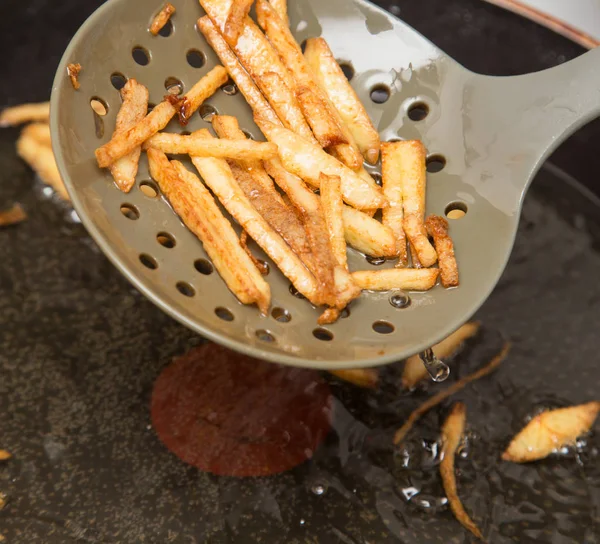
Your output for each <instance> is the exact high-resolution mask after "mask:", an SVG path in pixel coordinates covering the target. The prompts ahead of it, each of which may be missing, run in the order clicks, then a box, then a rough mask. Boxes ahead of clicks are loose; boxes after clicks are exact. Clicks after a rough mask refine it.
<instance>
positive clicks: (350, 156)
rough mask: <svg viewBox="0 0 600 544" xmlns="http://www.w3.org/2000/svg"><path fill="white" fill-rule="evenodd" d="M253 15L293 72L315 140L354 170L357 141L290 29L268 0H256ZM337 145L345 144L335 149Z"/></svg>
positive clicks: (297, 94)
mask: <svg viewBox="0 0 600 544" xmlns="http://www.w3.org/2000/svg"><path fill="white" fill-rule="evenodd" d="M256 15H257V19H258V22H259V24H260V26H261V27H262V28H263V30H264V31H265V34H266V35H267V37H268V38H269V41H270V42H271V44H272V45H273V47H274V48H275V50H276V51H277V52H278V53H279V56H280V57H281V59H282V60H283V62H284V64H285V65H286V66H287V68H288V69H289V71H290V73H291V74H292V75H293V78H294V81H295V85H296V87H295V92H296V97H297V98H298V101H299V102H300V107H301V108H302V111H303V113H304V116H305V117H306V119H307V121H308V124H309V125H310V126H311V128H312V130H313V133H314V135H315V137H316V139H317V141H318V142H319V144H320V145H321V147H323V148H324V149H330V148H332V150H333V151H337V153H338V155H339V158H340V159H341V160H343V161H344V163H345V164H346V165H347V166H348V167H350V168H351V169H354V170H357V169H358V168H359V167H360V166H361V164H362V157H360V152H359V151H358V148H356V153H353V151H354V150H353V147H352V144H354V146H355V145H356V144H355V143H354V142H353V141H351V140H350V139H349V133H348V134H346V133H345V131H344V129H343V127H342V125H343V122H342V119H341V118H340V116H339V114H338V113H337V111H336V109H335V107H334V106H333V104H331V102H330V101H329V98H328V97H327V95H326V94H325V92H324V91H323V90H322V89H321V88H320V86H319V84H318V82H317V80H316V78H315V76H314V74H313V72H312V70H311V68H310V66H309V65H308V63H307V62H306V59H305V58H304V55H303V54H302V50H301V49H300V46H299V45H298V43H296V40H295V39H294V37H293V36H292V33H291V31H290V29H289V28H288V26H287V25H286V23H285V22H284V21H283V20H282V19H281V18H280V17H279V16H278V15H277V12H276V11H275V10H274V8H273V6H271V4H269V3H268V2H267V0H257V2H256ZM337 146H344V147H340V148H339V149H338V147H337ZM356 155H358V156H356Z"/></svg>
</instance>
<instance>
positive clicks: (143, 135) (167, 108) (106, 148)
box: [96, 101, 175, 168]
mask: <svg viewBox="0 0 600 544" xmlns="http://www.w3.org/2000/svg"><path fill="white" fill-rule="evenodd" d="M174 115H175V107H174V106H173V105H172V104H170V103H169V102H167V101H163V102H161V103H160V104H159V105H158V106H156V107H155V108H154V109H153V110H152V111H151V112H150V113H149V114H148V115H147V116H146V117H144V118H143V119H142V120H141V121H140V122H139V123H136V124H135V125H134V126H133V127H131V128H130V129H128V130H126V131H124V132H119V133H118V134H114V135H113V137H112V139H111V140H110V142H108V143H106V144H104V145H103V146H102V147H99V148H98V149H96V160H97V161H98V166H99V167H100V168H107V167H108V166H110V165H111V164H113V163H114V162H115V161H116V160H118V159H120V158H121V157H124V156H125V155H128V154H129V153H131V152H132V151H133V150H134V149H135V148H136V147H139V146H140V145H142V144H143V143H144V142H145V141H146V140H147V139H148V138H150V137H151V136H153V135H154V134H156V133H157V132H158V131H159V130H162V129H163V128H165V127H166V126H167V124H168V123H169V121H170V120H171V119H172V117H173V116H174Z"/></svg>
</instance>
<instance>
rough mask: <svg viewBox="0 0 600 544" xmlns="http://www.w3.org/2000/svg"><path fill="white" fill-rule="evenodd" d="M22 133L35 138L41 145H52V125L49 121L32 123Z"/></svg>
mask: <svg viewBox="0 0 600 544" xmlns="http://www.w3.org/2000/svg"><path fill="white" fill-rule="evenodd" d="M22 134H26V135H27V136H29V137H31V138H33V139H34V140H35V141H36V142H37V143H39V144H41V145H45V146H46V147H52V140H51V138H50V125H49V124H48V123H31V124H30V125H27V126H26V127H25V128H24V129H23V132H22Z"/></svg>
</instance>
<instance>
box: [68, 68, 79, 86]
mask: <svg viewBox="0 0 600 544" xmlns="http://www.w3.org/2000/svg"><path fill="white" fill-rule="evenodd" d="M79 72H81V64H73V63H71V64H69V65H68V66H67V75H68V76H69V79H70V80H71V85H73V89H75V90H78V89H79V87H81V84H80V83H79Z"/></svg>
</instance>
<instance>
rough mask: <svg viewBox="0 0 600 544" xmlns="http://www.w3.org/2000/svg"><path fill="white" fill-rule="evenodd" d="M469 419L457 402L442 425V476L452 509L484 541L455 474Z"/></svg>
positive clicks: (465, 411) (463, 408) (467, 527)
mask: <svg viewBox="0 0 600 544" xmlns="http://www.w3.org/2000/svg"><path fill="white" fill-rule="evenodd" d="M466 419H467V409H466V407H465V405H464V404H463V403H462V402H457V403H456V404H455V405H454V406H453V407H452V411H451V412H450V415H449V416H448V417H447V419H446V421H444V424H443V425H442V461H441V463H440V476H441V477H442V482H443V484H444V491H445V492H446V497H448V503H449V504H450V509H451V510H452V513H453V514H454V516H455V517H456V519H457V520H458V521H459V522H460V524H461V525H462V526H463V527H464V528H465V529H467V530H469V531H471V533H473V534H474V535H475V536H476V537H477V538H479V539H480V540H483V535H482V534H481V531H480V530H479V528H478V527H477V525H475V522H474V521H473V520H472V519H471V518H470V517H469V515H468V514H467V512H466V510H465V508H464V506H463V505H462V502H461V500H460V498H459V496H458V491H457V487H456V475H455V474H454V458H455V457H456V450H458V446H459V444H460V441H461V440H462V436H463V433H464V432H465V423H466Z"/></svg>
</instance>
